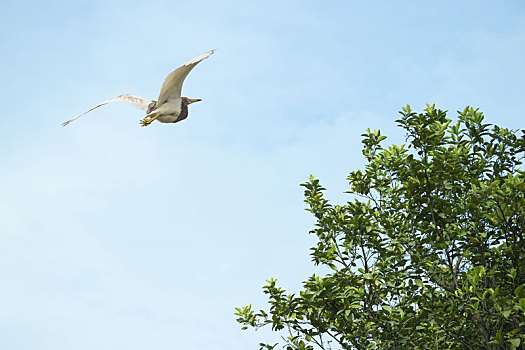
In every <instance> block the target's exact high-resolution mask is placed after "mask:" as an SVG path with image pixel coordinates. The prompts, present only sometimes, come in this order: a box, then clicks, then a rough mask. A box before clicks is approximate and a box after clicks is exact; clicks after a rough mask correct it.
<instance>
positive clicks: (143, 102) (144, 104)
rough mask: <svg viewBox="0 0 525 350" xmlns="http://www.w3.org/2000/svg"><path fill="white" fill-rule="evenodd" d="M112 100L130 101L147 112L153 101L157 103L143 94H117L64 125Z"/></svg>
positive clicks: (66, 123)
mask: <svg viewBox="0 0 525 350" xmlns="http://www.w3.org/2000/svg"><path fill="white" fill-rule="evenodd" d="M110 102H125V103H128V104H130V105H132V106H135V107H137V108H139V109H141V110H143V111H144V112H147V111H148V107H149V106H150V105H151V104H152V103H155V101H153V100H150V99H149V98H145V97H142V96H136V95H120V96H117V97H114V98H110V99H109V100H106V101H104V102H101V103H99V104H98V105H96V106H95V107H93V108H91V109H89V110H87V111H85V112H84V113H82V114H81V115H79V116H77V117H75V118H73V119H71V120H68V121H67V122H64V123H62V126H66V125H68V124H69V123H71V122H72V121H74V120H77V119H78V118H80V117H82V116H83V115H84V114H87V113H89V112H91V111H92V110H94V109H97V108H98V107H101V106H103V105H105V104H107V103H110Z"/></svg>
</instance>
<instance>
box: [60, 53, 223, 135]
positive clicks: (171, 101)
mask: <svg viewBox="0 0 525 350" xmlns="http://www.w3.org/2000/svg"><path fill="white" fill-rule="evenodd" d="M214 52H215V50H210V51H208V52H206V53H203V54H202V55H200V56H199V57H195V58H194V59H192V60H191V61H189V62H186V63H185V64H183V65H182V66H180V67H179V68H177V69H176V70H174V71H173V72H171V73H170V74H169V75H168V76H167V77H166V79H165V80H164V83H163V84H162V87H161V88H160V93H159V98H158V99H157V101H153V100H150V99H148V98H145V97H141V96H136V95H120V96H117V97H114V98H111V99H109V100H107V101H104V102H102V103H99V104H98V105H96V106H95V107H93V108H91V109H89V110H88V111H86V112H84V113H82V114H81V115H79V116H78V117H75V118H73V119H71V120H68V121H67V122H64V123H62V126H66V125H68V124H69V123H71V122H72V121H74V120H76V119H78V118H80V117H82V116H83V115H84V114H86V113H89V112H91V111H92V110H94V109H96V108H98V107H100V106H103V105H105V104H106V103H110V102H126V103H129V104H130V105H132V106H135V107H137V108H139V109H141V110H143V111H145V112H146V117H144V119H142V120H141V121H140V124H141V125H142V126H148V125H150V124H151V123H152V122H153V121H154V120H158V121H159V122H161V123H177V122H180V121H181V120H184V119H186V118H187V117H188V105H189V104H192V103H194V102H199V101H201V99H198V98H197V99H191V98H187V97H181V91H182V83H183V82H184V79H186V77H187V76H188V74H189V73H190V71H191V70H192V69H193V68H194V67H195V66H196V65H197V64H198V63H199V62H200V61H202V60H204V59H206V58H208V57H210V56H211V55H212V54H213V53H214Z"/></svg>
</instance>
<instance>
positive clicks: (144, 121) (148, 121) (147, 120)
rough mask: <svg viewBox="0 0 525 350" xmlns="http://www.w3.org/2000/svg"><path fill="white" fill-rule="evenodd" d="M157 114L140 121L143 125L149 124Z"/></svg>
mask: <svg viewBox="0 0 525 350" xmlns="http://www.w3.org/2000/svg"><path fill="white" fill-rule="evenodd" d="M157 117H158V116H157V115H153V116H148V115H147V116H146V117H145V118H144V119H142V120H139V123H140V125H141V126H148V125H150V124H151V123H152V122H153V121H154V120H155V119H157Z"/></svg>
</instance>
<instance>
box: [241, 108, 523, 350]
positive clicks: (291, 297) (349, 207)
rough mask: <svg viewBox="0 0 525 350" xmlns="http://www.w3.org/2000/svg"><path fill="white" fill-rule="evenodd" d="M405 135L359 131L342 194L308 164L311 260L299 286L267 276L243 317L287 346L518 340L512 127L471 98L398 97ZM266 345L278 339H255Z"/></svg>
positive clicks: (479, 344)
mask: <svg viewBox="0 0 525 350" xmlns="http://www.w3.org/2000/svg"><path fill="white" fill-rule="evenodd" d="M400 113H401V115H402V117H401V118H400V119H399V120H397V123H398V125H399V126H400V127H402V128H403V129H404V130H405V131H406V140H407V145H402V146H396V145H393V146H390V147H383V146H382V141H384V140H385V139H386V137H385V136H383V135H381V133H380V132H379V131H371V130H368V131H367V132H366V133H365V134H363V135H362V136H363V137H364V139H363V141H362V142H363V145H364V147H363V155H364V156H365V157H366V159H367V164H366V166H365V168H364V170H357V171H353V172H351V173H350V175H349V176H348V181H349V191H348V193H349V194H351V195H352V196H351V197H352V198H353V199H352V200H351V201H349V202H348V203H346V204H345V205H333V204H331V203H330V202H329V201H328V200H327V199H326V198H325V197H324V193H323V191H324V190H325V189H324V188H323V187H322V186H321V184H320V182H319V180H318V179H315V178H314V177H312V176H311V177H310V181H309V182H307V183H305V184H303V185H302V186H304V187H305V197H306V200H305V202H306V203H307V204H308V211H310V212H311V213H312V214H313V215H314V216H315V217H316V219H317V223H316V225H315V228H314V229H313V230H312V231H310V233H312V234H315V235H316V236H317V238H318V243H317V245H316V246H315V247H313V248H312V249H311V257H312V260H313V262H314V263H315V264H316V265H322V266H326V267H329V268H330V269H331V270H330V271H332V272H331V273H329V274H327V275H325V276H323V277H320V276H316V275H313V276H312V277H310V278H309V279H308V281H305V282H303V289H302V290H301V291H300V292H299V294H298V295H297V294H287V292H286V291H285V290H283V289H282V288H280V287H278V286H277V283H276V280H275V279H270V280H268V281H267V284H266V285H265V286H264V288H263V290H264V293H266V294H267V295H268V298H269V306H270V308H269V310H267V311H264V310H260V311H259V312H256V311H254V310H252V309H251V306H250V305H248V306H246V307H242V308H237V312H236V315H237V316H238V318H237V321H238V322H239V323H240V324H242V326H243V329H247V328H250V327H254V328H258V327H262V326H265V325H268V326H270V327H271V329H272V330H274V331H281V330H283V331H284V332H285V333H284V336H283V340H284V342H285V344H284V346H283V347H285V348H286V349H339V348H342V349H377V348H382V349H517V348H522V347H523V344H524V343H525V284H524V283H525V240H524V230H525V172H524V171H523V170H522V168H520V165H521V160H522V158H523V157H524V155H525V137H524V136H523V133H524V131H521V135H520V136H518V135H517V131H514V130H508V129H504V128H500V127H498V126H496V125H490V124H484V123H483V119H484V118H483V114H482V113H481V112H479V111H478V110H477V109H473V108H470V107H467V108H465V110H464V111H462V112H458V114H459V115H458V120H457V122H456V123H453V122H452V121H451V119H449V118H448V117H447V113H446V112H445V111H442V110H438V109H435V107H434V106H433V105H432V106H430V105H429V106H428V107H427V108H426V109H425V110H424V112H423V113H415V112H413V111H412V110H411V109H410V106H407V107H405V108H403V111H402V112H400ZM260 345H261V349H273V348H275V347H276V346H277V345H278V344H275V345H270V344H264V343H262V344H260Z"/></svg>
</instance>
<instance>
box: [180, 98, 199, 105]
mask: <svg viewBox="0 0 525 350" xmlns="http://www.w3.org/2000/svg"><path fill="white" fill-rule="evenodd" d="M182 99H183V100H184V101H186V103H187V104H189V105H191V104H192V103H194V102H199V101H202V100H201V99H200V98H187V97H182Z"/></svg>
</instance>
